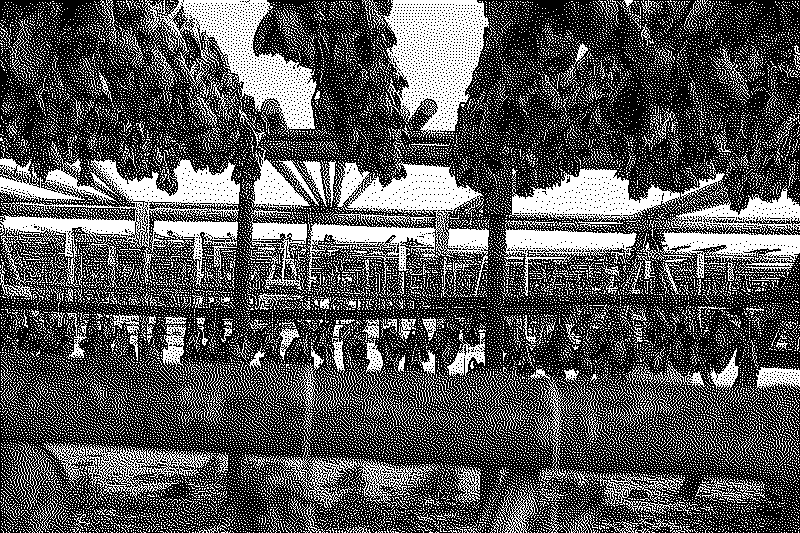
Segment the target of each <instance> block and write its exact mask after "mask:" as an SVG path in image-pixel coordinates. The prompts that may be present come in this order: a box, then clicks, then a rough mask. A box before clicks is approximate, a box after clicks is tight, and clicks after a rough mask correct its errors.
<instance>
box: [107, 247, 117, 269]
mask: <svg viewBox="0 0 800 533" xmlns="http://www.w3.org/2000/svg"><path fill="white" fill-rule="evenodd" d="M116 264H117V247H116V246H109V247H108V266H112V267H113V266H115V265H116Z"/></svg>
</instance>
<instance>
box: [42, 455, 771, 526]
mask: <svg viewBox="0 0 800 533" xmlns="http://www.w3.org/2000/svg"><path fill="white" fill-rule="evenodd" d="M51 449H53V450H54V451H55V452H56V454H57V455H58V456H59V457H61V458H62V459H63V460H64V461H65V463H66V466H67V470H68V472H69V473H70V475H71V476H73V477H81V476H83V479H84V480H88V482H89V485H88V488H87V489H86V490H85V491H84V492H83V493H82V502H81V509H80V511H79V513H78V515H77V516H76V521H77V523H78V531H80V532H81V533H95V532H98V533H99V532H115V533H116V532H120V533H121V532H123V531H126V532H127V531H130V532H133V533H145V532H147V533H155V532H172V531H176V532H177V531H180V532H200V531H214V532H218V533H225V532H227V530H228V518H227V516H226V512H225V507H224V504H223V500H224V496H225V494H224V483H223V479H222V477H217V478H215V479H213V480H211V481H209V482H208V483H201V484H200V485H201V486H200V487H199V488H197V489H195V490H193V491H190V492H189V493H186V494H178V495H177V497H172V498H170V497H167V496H165V494H164V489H165V488H167V487H169V486H171V485H174V484H175V483H177V482H179V481H181V480H184V479H186V477H187V476H191V475H192V474H194V473H196V472H197V471H198V468H199V467H200V466H202V465H203V464H204V463H206V461H207V460H208V456H205V455H199V454H195V455H189V454H178V453H174V452H166V451H164V452H153V451H133V450H117V449H102V448H93V449H90V448H77V447H70V446H51ZM349 464H350V465H353V464H354V463H349ZM339 467H341V464H335V463H333V462H331V461H325V462H324V463H319V464H317V465H315V467H314V468H313V469H312V478H314V479H315V480H317V481H319V480H320V478H322V477H326V476H327V477H328V478H331V479H329V480H328V481H332V480H333V478H335V477H336V472H337V471H338V470H339ZM428 470H430V469H428ZM424 471H425V469H420V468H395V467H387V466H385V465H376V464H367V465H364V470H363V472H364V482H365V484H366V487H365V489H364V494H365V498H363V499H356V500H354V501H353V503H352V504H351V505H350V507H349V510H348V512H335V511H333V510H331V509H328V510H325V509H323V508H321V509H318V511H317V513H316V525H317V527H318V528H319V529H322V530H327V531H337V532H341V533H345V532H347V533H366V532H368V531H382V532H383V531H386V532H414V533H427V532H448V533H450V532H452V533H456V532H458V533H466V532H472V531H475V529H476V525H477V518H478V512H477V502H476V499H477V494H476V490H477V479H478V477H477V472H475V471H470V470H464V471H462V472H461V473H460V478H461V481H460V482H459V484H458V488H459V489H461V490H462V491H463V494H462V496H461V497H459V498H456V499H455V500H452V499H451V500H450V501H449V502H445V501H438V502H437V501H433V500H431V499H427V500H425V499H423V498H421V497H412V496H409V494H412V493H414V492H415V491H414V489H415V487H418V486H419V485H420V480H421V479H422V477H421V474H422V473H423V472H424ZM559 476H560V473H555V472H552V471H548V472H546V473H545V474H544V479H545V480H546V481H545V485H546V486H548V487H550V484H549V483H550V481H552V480H553V479H555V478H557V477H559ZM597 479H598V480H599V481H600V483H601V485H602V484H604V485H605V487H606V488H605V499H604V502H603V503H602V504H601V507H600V513H599V520H598V521H597V522H596V523H595V524H594V526H593V529H592V531H596V532H604V533H611V532H620V533H622V532H625V533H634V532H636V533H639V532H643V533H645V532H648V533H649V532H653V533H679V532H686V533H689V532H712V533H713V532H720V533H739V532H741V533H744V532H748V533H751V532H761V531H764V532H766V531H773V530H774V527H775V526H774V523H775V520H776V517H777V515H778V513H779V509H780V507H779V506H778V505H777V504H774V503H771V502H769V501H767V500H765V498H764V497H763V488H762V486H761V484H760V483H753V482H743V481H732V480H719V479H712V480H707V481H705V482H704V483H703V485H702V486H701V489H700V494H699V496H698V497H697V498H696V499H695V500H694V501H692V502H681V501H677V500H676V498H675V494H676V493H677V489H678V486H679V484H680V480H679V479H677V478H667V477H664V478H654V477H646V476H623V475H614V476H605V477H602V478H597ZM85 483H86V482H85V481H84V486H86V485H85ZM601 490H602V489H601ZM546 494H549V492H546Z"/></svg>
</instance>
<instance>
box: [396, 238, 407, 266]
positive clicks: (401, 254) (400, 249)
mask: <svg viewBox="0 0 800 533" xmlns="http://www.w3.org/2000/svg"><path fill="white" fill-rule="evenodd" d="M397 270H398V271H400V272H405V271H406V245H405V244H398V245H397Z"/></svg>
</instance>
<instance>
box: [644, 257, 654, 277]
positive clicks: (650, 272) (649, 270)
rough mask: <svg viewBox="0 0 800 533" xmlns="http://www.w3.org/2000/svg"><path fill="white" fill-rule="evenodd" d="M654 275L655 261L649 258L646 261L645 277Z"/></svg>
mask: <svg viewBox="0 0 800 533" xmlns="http://www.w3.org/2000/svg"><path fill="white" fill-rule="evenodd" d="M651 277H653V262H652V261H650V260H649V259H647V260H645V262H644V279H650V278H651Z"/></svg>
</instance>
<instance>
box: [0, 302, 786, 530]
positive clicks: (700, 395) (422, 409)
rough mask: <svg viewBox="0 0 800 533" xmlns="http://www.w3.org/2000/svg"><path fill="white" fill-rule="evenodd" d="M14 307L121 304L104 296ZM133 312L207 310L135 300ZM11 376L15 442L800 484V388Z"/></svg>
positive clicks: (8, 394) (138, 371)
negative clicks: (94, 299)
mask: <svg viewBox="0 0 800 533" xmlns="http://www.w3.org/2000/svg"><path fill="white" fill-rule="evenodd" d="M614 299H615V301H616V303H624V302H627V301H629V300H651V301H650V303H651V304H655V303H663V300H664V298H663V297H662V298H654V297H652V296H649V297H645V296H642V295H637V297H631V296H625V297H622V296H618V295H614ZM672 299H673V300H676V301H675V302H673V303H676V304H679V303H683V301H684V300H686V298H680V297H678V298H672ZM690 299H692V298H690ZM694 299H697V298H694ZM5 303H11V304H14V305H15V307H17V308H27V309H32V308H39V309H43V310H52V311H62V312H81V311H82V312H100V313H103V312H109V313H115V314H116V313H117V312H120V309H119V306H113V305H108V306H103V305H101V304H93V305H88V304H70V305H69V306H65V305H64V304H47V303H45V302H25V301H15V302H0V304H5ZM469 303H470V305H474V304H476V303H480V302H479V301H478V300H470V301H469ZM548 303H550V304H555V303H556V302H555V301H554V302H548ZM562 304H563V302H562ZM106 308H107V309H106ZM454 309H455V310H454ZM461 310H463V309H461ZM461 310H459V308H457V307H456V308H445V307H440V308H429V309H407V310H392V311H391V312H390V313H387V312H386V311H384V310H337V311H329V310H311V311H309V310H304V311H301V312H299V313H300V314H299V315H297V316H298V317H303V318H312V317H315V318H323V317H328V318H338V319H347V318H356V317H359V318H367V317H371V318H378V317H384V318H401V317H404V318H411V317H416V316H419V317H425V318H430V317H431V316H447V315H449V314H451V313H454V312H456V313H458V312H460V311H461ZM124 312H126V313H127V312H130V313H131V314H139V313H146V314H151V315H162V316H164V315H167V316H170V315H171V316H181V315H182V313H188V312H197V313H198V315H202V314H204V313H205V312H211V310H202V309H198V310H189V309H178V308H172V309H170V308H160V309H159V308H155V307H152V306H150V307H146V306H136V309H130V310H124ZM507 312H508V313H509V314H512V313H513V311H512V310H509V309H507ZM259 313H264V314H265V315H266V316H270V315H271V316H275V317H278V316H280V317H281V318H284V319H286V318H290V317H293V316H295V315H294V312H293V311H285V310H280V311H268V312H263V311H254V313H253V314H254V318H259V317H258V316H257V315H258V314H259ZM0 379H1V380H2V383H3V388H2V393H1V394H2V396H1V397H0V410H1V411H0V414H2V417H1V418H0V439H3V440H10V441H28V442H50V443H62V444H74V445H102V446H112V447H133V448H161V449H170V450H180V451H204V452H215V453H229V452H230V451H231V450H236V452H237V453H241V454H253V455H264V456H286V457H298V456H305V457H323V458H324V457H329V458H333V457H346V458H352V459H364V460H372V461H380V462H384V463H389V464H401V465H409V464H433V463H439V464H442V463H444V464H456V465H463V466H468V467H478V468H482V467H491V468H497V467H505V468H511V469H513V470H514V471H517V472H519V471H522V472H525V471H529V472H532V471H537V470H538V469H541V468H551V467H555V468H558V469H564V470H582V471H589V472H597V473H634V474H649V475H670V474H672V475H689V476H697V475H703V476H719V477H727V478H740V479H751V480H761V481H765V482H768V483H778V484H785V485H786V486H788V487H792V486H797V485H798V484H800V431H798V428H800V388H793V387H775V388H769V389H758V390H749V389H711V390H709V389H702V388H695V387H690V386H676V385H658V386H656V385H654V384H629V385H608V386H586V385H581V384H576V383H569V382H560V383H559V382H554V381H550V380H547V379H530V378H522V377H517V376H513V375H509V374H500V373H494V372H482V373H477V374H468V375H466V376H440V375H431V374H418V373H391V374H388V373H358V372H354V371H344V372H320V371H315V370H312V369H311V368H289V367H281V368H264V369H253V368H249V367H247V366H244V365H236V364H234V365H222V366H164V365H159V364H156V363H154V362H152V361H143V362H140V363H137V362H133V361H127V360H120V361H115V362H114V364H113V365H109V364H108V363H103V362H100V361H56V362H48V364H47V365H46V366H45V367H44V368H40V367H38V366H37V364H36V362H35V361H33V360H27V359H21V358H9V357H4V358H2V359H0ZM792 516H794V515H792Z"/></svg>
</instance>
